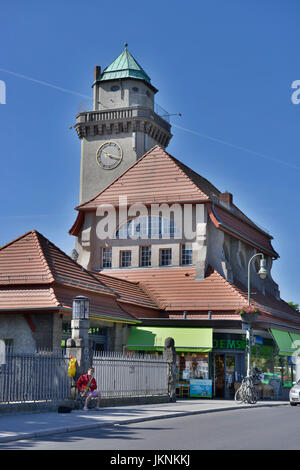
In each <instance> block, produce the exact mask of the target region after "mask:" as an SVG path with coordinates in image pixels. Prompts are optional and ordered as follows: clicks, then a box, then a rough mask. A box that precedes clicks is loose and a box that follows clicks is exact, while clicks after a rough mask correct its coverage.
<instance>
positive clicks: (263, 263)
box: [246, 253, 268, 377]
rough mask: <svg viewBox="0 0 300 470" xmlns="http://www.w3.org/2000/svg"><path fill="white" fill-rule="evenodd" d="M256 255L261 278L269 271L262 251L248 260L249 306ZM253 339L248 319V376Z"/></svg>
mask: <svg viewBox="0 0 300 470" xmlns="http://www.w3.org/2000/svg"><path fill="white" fill-rule="evenodd" d="M256 256H261V259H260V266H259V271H258V274H259V276H260V278H261V279H266V277H267V275H268V271H267V268H266V259H265V257H264V255H263V254H262V253H256V254H255V255H253V256H252V257H251V258H250V259H249V262H248V307H250V288H251V282H250V272H251V271H250V268H251V262H252V261H253V259H254V258H255V257H256ZM251 339H252V327H251V322H249V321H248V328H247V330H246V342H247V376H248V377H249V375H250V373H251Z"/></svg>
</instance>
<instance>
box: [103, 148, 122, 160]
mask: <svg viewBox="0 0 300 470" xmlns="http://www.w3.org/2000/svg"><path fill="white" fill-rule="evenodd" d="M103 152H104V153H105V155H107V156H108V157H111V158H116V159H117V160H120V159H121V157H118V156H117V155H112V154H111V153H108V152H105V150H103Z"/></svg>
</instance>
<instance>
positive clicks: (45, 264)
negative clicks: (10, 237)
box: [32, 230, 55, 282]
mask: <svg viewBox="0 0 300 470" xmlns="http://www.w3.org/2000/svg"><path fill="white" fill-rule="evenodd" d="M32 235H33V238H34V240H35V243H36V245H37V248H38V252H39V254H40V258H41V261H42V264H43V265H44V266H45V268H46V270H47V271H48V274H49V275H50V277H51V282H54V281H55V277H54V275H53V273H52V270H51V268H50V266H49V263H48V261H47V259H46V257H45V253H44V250H43V248H42V245H41V243H40V239H39V236H43V235H42V234H41V233H39V232H38V231H37V230H32Z"/></svg>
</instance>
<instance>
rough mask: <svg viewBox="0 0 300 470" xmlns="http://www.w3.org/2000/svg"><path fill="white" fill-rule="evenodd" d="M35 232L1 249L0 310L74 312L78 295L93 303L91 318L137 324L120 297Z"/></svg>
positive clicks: (28, 233) (26, 234)
mask: <svg viewBox="0 0 300 470" xmlns="http://www.w3.org/2000/svg"><path fill="white" fill-rule="evenodd" d="M108 284H109V283H107V285H105V284H104V283H102V282H101V279H98V278H97V277H95V276H94V275H93V274H91V273H90V272H89V271H87V270H86V269H84V268H83V267H81V266H80V265H79V264H77V263H76V262H75V261H74V260H72V258H70V257H69V256H68V255H66V254H65V253H64V252H63V251H61V250H60V249H59V248H58V247H56V246H55V245H54V244H53V243H51V242H50V241H49V240H47V238H45V237H44V236H43V235H41V234H40V233H39V232H37V231H36V230H32V231H30V232H27V233H25V234H24V235H22V236H21V237H19V238H17V239H16V240H13V241H12V242H10V243H8V244H7V245H5V246H2V247H1V248H0V309H1V310H2V311H3V310H17V309H22V310H24V309H29V310H30V309H45V308H47V309H52V308H53V309H59V308H68V309H72V300H73V298H74V297H76V296H77V295H86V296H87V297H88V298H89V299H90V303H91V314H96V315H101V316H102V317H106V318H109V317H110V318H112V319H113V318H115V319H117V318H119V319H126V320H128V321H135V320H134V317H133V316H132V315H131V314H130V313H128V312H126V311H125V310H124V309H123V308H122V307H121V306H120V305H119V304H118V302H117V300H118V294H116V293H115V291H114V290H113V289H112V288H111V287H109V285H108Z"/></svg>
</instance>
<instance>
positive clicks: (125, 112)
mask: <svg viewBox="0 0 300 470" xmlns="http://www.w3.org/2000/svg"><path fill="white" fill-rule="evenodd" d="M160 109H161V110H162V108H160ZM164 112H165V113H166V111H164ZM166 117H168V114H167V113H166V115H165V116H164V117H161V116H159V115H158V114H157V113H156V112H154V111H153V110H152V109H150V108H146V107H144V106H130V107H128V108H117V109H105V110H103V111H84V112H80V113H78V114H77V116H76V124H88V123H92V122H99V121H115V120H123V119H136V118H144V119H151V120H153V121H154V122H156V123H157V124H159V125H160V126H161V127H162V128H164V129H165V130H167V131H168V132H170V128H171V125H170V124H169V122H168V121H167V119H165V118H166Z"/></svg>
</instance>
